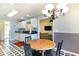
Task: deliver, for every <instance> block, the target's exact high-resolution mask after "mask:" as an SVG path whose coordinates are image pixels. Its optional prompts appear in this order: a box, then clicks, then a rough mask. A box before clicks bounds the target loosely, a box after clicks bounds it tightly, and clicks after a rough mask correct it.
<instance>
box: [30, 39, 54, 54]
mask: <svg viewBox="0 0 79 59" xmlns="http://www.w3.org/2000/svg"><path fill="white" fill-rule="evenodd" d="M29 44H30V46H31V48H32V49H35V50H39V51H42V55H44V52H45V51H46V50H49V49H53V48H54V47H55V42H54V41H51V40H48V39H37V40H30V41H29Z"/></svg>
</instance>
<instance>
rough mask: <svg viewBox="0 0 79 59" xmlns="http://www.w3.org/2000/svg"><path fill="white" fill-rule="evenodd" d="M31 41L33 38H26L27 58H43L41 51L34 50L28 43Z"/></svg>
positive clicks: (25, 50) (25, 49)
mask: <svg viewBox="0 0 79 59" xmlns="http://www.w3.org/2000/svg"><path fill="white" fill-rule="evenodd" d="M29 40H31V36H28V37H25V42H24V52H25V56H41V53H39V51H36V50H34V49H32V48H31V46H30V44H29V43H27V41H29Z"/></svg>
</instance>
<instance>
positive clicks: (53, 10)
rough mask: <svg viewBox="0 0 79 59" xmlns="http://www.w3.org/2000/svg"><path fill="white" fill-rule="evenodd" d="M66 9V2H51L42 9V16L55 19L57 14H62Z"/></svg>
mask: <svg viewBox="0 0 79 59" xmlns="http://www.w3.org/2000/svg"><path fill="white" fill-rule="evenodd" d="M67 10H68V7H67V3H53V4H47V5H46V6H45V9H44V10H42V13H43V14H44V16H47V17H49V18H51V19H53V20H54V19H56V18H58V17H59V16H63V15H64V14H65V13H66V12H67Z"/></svg>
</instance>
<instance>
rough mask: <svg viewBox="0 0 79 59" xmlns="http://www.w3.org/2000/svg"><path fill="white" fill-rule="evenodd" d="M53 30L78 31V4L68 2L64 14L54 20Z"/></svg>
mask: <svg viewBox="0 0 79 59" xmlns="http://www.w3.org/2000/svg"><path fill="white" fill-rule="evenodd" d="M54 32H65V33H79V4H70V5H69V10H68V12H67V13H66V14H65V16H62V17H59V18H58V19H55V20H54Z"/></svg>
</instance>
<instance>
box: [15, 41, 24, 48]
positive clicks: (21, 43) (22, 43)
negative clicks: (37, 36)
mask: <svg viewBox="0 0 79 59" xmlns="http://www.w3.org/2000/svg"><path fill="white" fill-rule="evenodd" d="M15 45H16V46H18V47H21V46H23V45H24V42H22V41H21V42H16V43H15Z"/></svg>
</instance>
